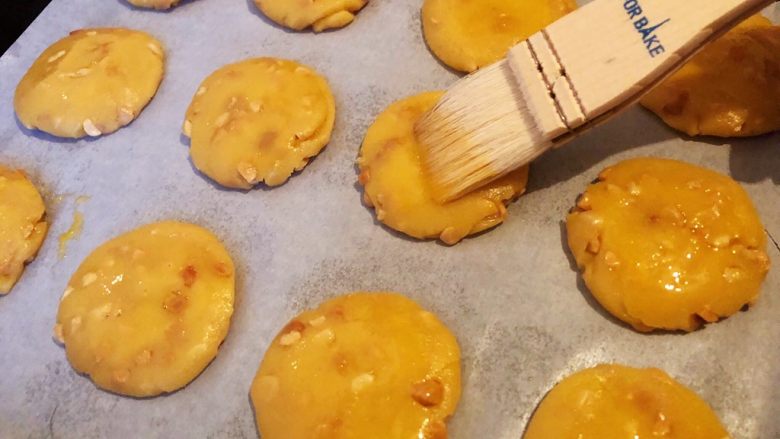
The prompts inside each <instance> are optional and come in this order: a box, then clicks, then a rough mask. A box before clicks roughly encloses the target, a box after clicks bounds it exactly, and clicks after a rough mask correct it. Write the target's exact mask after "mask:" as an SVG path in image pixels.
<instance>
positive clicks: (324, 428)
mask: <svg viewBox="0 0 780 439" xmlns="http://www.w3.org/2000/svg"><path fill="white" fill-rule="evenodd" d="M460 392H461V388H460V349H459V347H458V343H457V341H456V340H455V337H454V336H453V335H452V333H450V331H449V330H448V329H447V328H446V327H445V326H444V325H443V324H442V323H441V321H439V319H438V318H436V316H434V315H433V314H431V313H430V312H428V311H425V310H423V309H422V308H420V307H419V306H418V305H417V304H416V303H414V302H412V301H411V300H409V299H407V298H405V297H403V296H401V295H400V294H396V293H362V292H361V293H353V294H348V295H345V296H340V297H336V298H334V299H331V300H328V301H326V302H324V303H322V304H321V305H320V306H319V307H317V308H316V309H314V310H310V311H305V312H303V313H301V314H300V315H298V316H297V317H295V318H294V319H293V320H291V321H290V322H289V323H288V324H287V325H286V326H285V327H284V328H283V329H282V331H281V332H280V333H279V334H278V335H277V336H276V338H274V340H273V341H272V342H271V346H270V347H269V348H268V350H267V351H266V353H265V356H264V358H263V361H262V363H261V364H260V368H259V369H258V371H257V375H256V376H255V379H254V381H253V382H252V388H251V397H252V404H253V405H254V409H255V414H256V419H257V425H258V428H259V430H260V435H261V436H262V437H263V439H326V438H340V439H365V438H374V439H385V438H386V439H391V438H415V439H417V438H419V439H446V438H447V425H446V421H447V419H448V418H449V417H450V416H451V415H452V414H453V413H454V411H455V408H456V407H457V405H458V400H459V399H460Z"/></svg>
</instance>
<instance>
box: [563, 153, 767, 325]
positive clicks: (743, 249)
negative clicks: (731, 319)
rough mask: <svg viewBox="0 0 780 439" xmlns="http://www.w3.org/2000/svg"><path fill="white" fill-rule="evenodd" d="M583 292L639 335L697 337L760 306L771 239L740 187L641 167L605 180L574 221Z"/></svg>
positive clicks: (668, 168) (692, 170) (644, 163)
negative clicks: (704, 328) (662, 332)
mask: <svg viewBox="0 0 780 439" xmlns="http://www.w3.org/2000/svg"><path fill="white" fill-rule="evenodd" d="M566 230H567V232H568V243H569V248H570V249H571V251H572V253H573V254H574V258H575V259H576V261H577V265H579V267H580V268H581V269H582V271H583V278H584V280H585V284H586V285H587V286H588V288H589V289H590V291H591V293H592V294H593V296H594V297H595V298H596V300H598V301H599V303H601V305H603V306H604V308H606V309H607V311H609V312H610V313H611V314H612V315H614V316H615V317H617V318H619V319H620V320H622V321H624V322H626V323H628V324H630V325H631V326H633V327H634V328H635V329H636V330H638V331H652V330H654V329H668V330H684V331H692V330H694V329H696V328H698V327H699V326H701V325H702V323H704V322H709V323H711V322H717V321H718V320H719V319H721V318H724V317H728V316H730V315H732V314H734V313H735V312H737V311H739V310H740V309H741V308H742V307H743V306H745V305H750V304H753V302H755V301H756V299H757V298H758V295H759V293H760V289H761V283H762V282H763V280H764V278H765V277H766V274H767V271H768V270H769V257H768V256H767V254H766V236H765V234H764V227H763V226H762V225H761V220H760V219H759V218H758V214H757V213H756V209H755V208H754V207H753V203H752V202H751V201H750V198H748V195H747V193H746V192H745V190H744V189H742V187H741V186H740V185H739V184H737V183H736V182H735V181H734V180H732V179H731V178H729V177H727V176H725V175H721V174H718V173H716V172H713V171H710V170H707V169H704V168H699V167H697V166H693V165H689V164H687V163H683V162H678V161H674V160H664V159H654V158H640V159H633V160H626V161H623V162H620V163H618V164H617V165H614V166H611V167H609V168H607V169H605V170H604V171H602V172H601V174H600V175H599V179H598V180H597V182H596V183H594V184H592V185H590V186H589V187H588V188H587V190H586V191H585V193H584V194H583V195H582V196H581V197H580V199H579V200H578V201H577V206H576V208H575V209H574V210H573V211H572V213H571V214H569V216H568V218H567V219H566Z"/></svg>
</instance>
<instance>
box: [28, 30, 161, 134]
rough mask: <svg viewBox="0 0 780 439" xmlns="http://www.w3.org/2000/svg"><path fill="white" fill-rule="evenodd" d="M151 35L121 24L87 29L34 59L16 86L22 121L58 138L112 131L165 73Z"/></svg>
mask: <svg viewBox="0 0 780 439" xmlns="http://www.w3.org/2000/svg"><path fill="white" fill-rule="evenodd" d="M164 59H165V55H164V53H163V49H162V45H161V44H160V42H159V41H157V40H156V39H154V38H153V37H152V36H150V35H148V34H146V33H144V32H139V31H134V30H130V29H121V28H102V29H82V30H77V31H73V32H71V33H70V35H68V36H67V37H65V38H63V39H61V40H60V41H57V42H56V43H54V44H53V45H51V46H50V47H49V48H48V49H46V50H44V51H43V53H42V54H41V55H40V56H39V57H38V59H36V60H35V62H34V63H33V65H32V67H30V70H28V71H27V73H26V74H25V75H24V77H23V78H22V80H21V81H20V82H19V85H18V86H17V87H16V94H15V95H14V109H15V110H16V115H17V117H18V118H19V120H20V121H21V122H22V124H23V125H24V126H25V127H27V128H29V129H33V128H36V129H39V130H41V131H45V132H47V133H49V134H53V135H55V136H59V137H71V138H78V137H84V136H93V137H94V136H99V135H101V134H108V133H112V132H114V131H116V130H118V129H119V128H121V127H123V126H125V125H127V124H129V123H130V122H131V121H132V120H133V119H135V118H136V117H138V114H139V113H141V110H142V109H143V108H144V107H145V106H146V104H148V103H149V101H150V100H151V99H152V97H153V96H154V94H155V93H156V92H157V87H158V86H159V85H160V81H161V80H162V77H163V67H164Z"/></svg>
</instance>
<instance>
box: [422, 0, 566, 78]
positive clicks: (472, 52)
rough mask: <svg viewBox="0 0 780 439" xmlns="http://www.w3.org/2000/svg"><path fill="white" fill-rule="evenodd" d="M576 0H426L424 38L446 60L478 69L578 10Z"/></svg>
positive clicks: (461, 67)
mask: <svg viewBox="0 0 780 439" xmlns="http://www.w3.org/2000/svg"><path fill="white" fill-rule="evenodd" d="M576 8H577V3H576V1H574V0H533V1H529V0H425V3H423V7H422V23H423V33H424V34H425V41H426V42H427V43H428V47H430V49H431V51H432V52H433V53H434V54H435V55H436V57H437V58H439V59H440V60H441V61H442V62H443V63H444V64H447V65H448V66H450V67H452V68H453V69H455V70H460V71H462V72H473V71H474V70H477V69H479V68H482V67H485V66H487V65H489V64H492V63H494V62H496V61H498V60H500V59H501V58H503V57H504V55H506V53H507V51H508V50H509V49H510V48H511V47H512V46H514V45H516V44H517V43H519V42H521V41H523V40H525V39H527V38H528V37H530V36H531V35H533V34H534V33H536V32H538V31H539V30H541V29H543V28H545V27H547V25H549V24H551V23H552V22H554V21H555V20H557V19H559V18H561V17H563V16H564V15H566V14H567V13H569V12H571V11H573V10H575V9H576Z"/></svg>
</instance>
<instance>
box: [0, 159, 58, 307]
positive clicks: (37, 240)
mask: <svg viewBox="0 0 780 439" xmlns="http://www.w3.org/2000/svg"><path fill="white" fill-rule="evenodd" d="M45 214H46V207H45V206H44V205H43V199H42V198H41V195H40V194H39V193H38V190H37V189H35V186H33V184H32V183H31V182H30V180H28V179H27V177H26V176H25V175H24V173H23V172H21V171H17V170H13V169H9V168H6V167H5V166H3V165H0V295H3V294H8V293H9V292H10V291H11V288H12V287H13V286H14V284H16V282H17V281H18V280H19V277H21V276H22V271H24V266H25V264H26V263H28V262H30V261H32V259H33V258H34V257H35V255H36V254H37V253H38V249H39V248H40V247H41V244H43V239H44V238H45V237H46V231H47V230H48V227H49V226H48V224H46V221H45V220H44V215H45Z"/></svg>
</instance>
